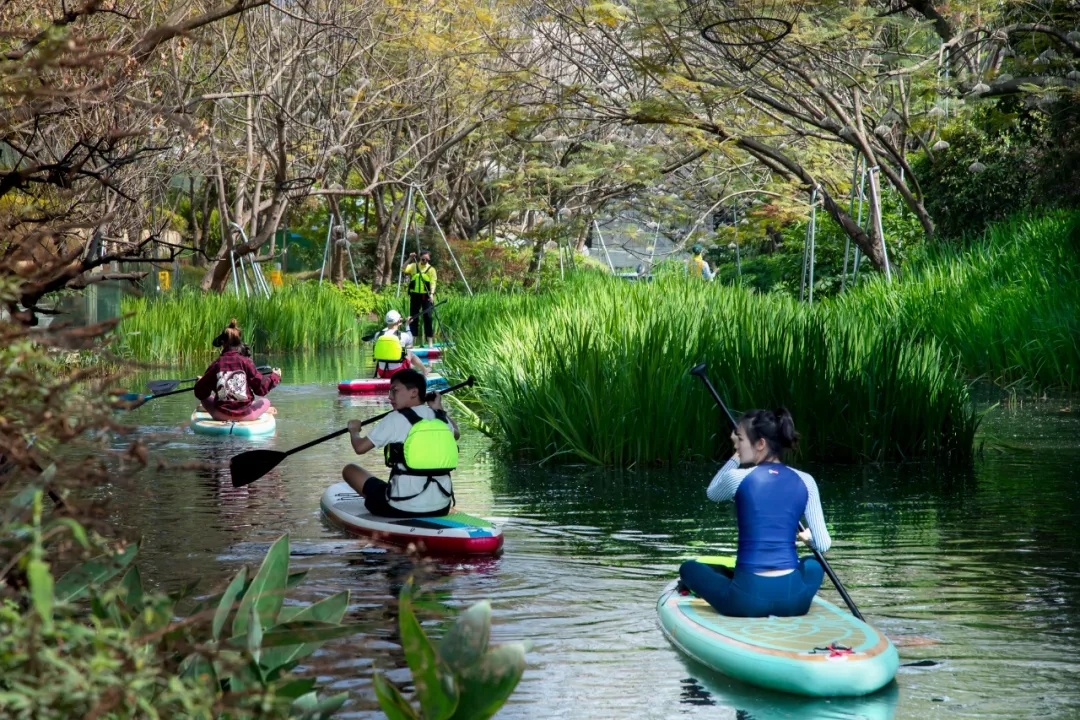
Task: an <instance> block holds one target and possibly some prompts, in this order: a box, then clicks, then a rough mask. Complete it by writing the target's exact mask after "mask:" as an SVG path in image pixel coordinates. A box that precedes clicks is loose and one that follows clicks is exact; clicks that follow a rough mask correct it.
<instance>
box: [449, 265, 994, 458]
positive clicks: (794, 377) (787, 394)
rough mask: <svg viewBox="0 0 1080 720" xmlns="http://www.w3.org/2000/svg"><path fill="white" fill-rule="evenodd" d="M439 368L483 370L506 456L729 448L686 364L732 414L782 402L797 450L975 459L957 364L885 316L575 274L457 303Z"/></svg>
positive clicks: (670, 282) (483, 388)
mask: <svg viewBox="0 0 1080 720" xmlns="http://www.w3.org/2000/svg"><path fill="white" fill-rule="evenodd" d="M447 317H448V319H449V318H451V317H452V318H453V319H452V320H451V322H452V323H453V325H454V326H455V327H456V328H458V334H457V336H456V346H455V352H454V353H452V354H450V355H449V357H448V360H447V363H448V365H449V366H450V367H451V368H452V369H453V370H454V371H456V372H458V373H460V374H473V375H476V377H477V378H478V380H479V388H478V389H477V390H476V397H477V399H479V400H480V401H481V402H482V403H483V405H484V407H485V408H486V411H487V412H488V413H489V414H490V416H491V418H490V426H491V428H492V432H493V433H494V435H495V437H496V438H497V439H498V440H499V441H500V442H501V443H502V444H503V445H504V447H506V448H507V449H508V450H510V451H512V452H513V453H514V454H515V455H518V456H523V457H527V458H529V459H534V460H539V459H545V458H560V459H564V460H571V461H582V460H583V461H586V462H592V463H596V464H602V465H623V466H628V465H634V464H637V463H665V464H669V463H675V462H679V461H683V460H692V459H696V458H698V459H699V458H711V457H715V456H717V455H719V454H722V453H724V452H727V451H728V450H729V449H730V447H731V444H730V441H729V440H728V439H727V436H728V434H729V430H728V428H727V426H726V425H725V423H724V421H723V420H722V418H721V415H720V413H719V411H718V410H717V408H716V406H715V405H714V404H713V402H712V400H711V398H709V396H708V395H707V394H706V392H705V391H704V388H703V387H702V386H701V385H700V383H699V381H697V380H696V379H694V378H692V377H690V376H689V375H687V370H688V369H689V368H690V367H691V366H693V365H694V364H696V363H698V362H702V361H706V362H708V363H709V372H710V375H711V376H712V378H713V381H714V382H715V383H716V384H717V386H718V387H719V388H720V389H721V391H722V392H723V393H724V394H725V396H726V399H727V401H728V402H729V404H730V405H731V406H732V407H733V408H735V409H738V410H745V409H749V408H752V407H768V408H773V407H777V406H780V405H784V406H786V407H788V408H789V409H791V411H792V412H793V414H794V415H795V419H796V423H797V425H798V427H799V429H800V431H801V432H802V434H803V445H802V457H804V458H807V457H812V458H816V459H821V460H830V461H840V462H851V461H863V460H878V459H900V458H918V457H937V458H941V457H945V458H951V459H957V460H961V459H965V458H967V457H969V456H970V453H971V448H972V439H973V436H974V432H975V427H976V419H975V416H974V413H973V411H972V410H971V407H970V402H969V398H968V392H967V386H966V383H965V381H964V380H963V378H962V377H960V376H959V374H958V373H957V371H956V367H955V363H953V362H951V361H950V360H949V359H948V358H947V357H946V356H943V354H942V352H941V349H940V347H939V346H938V345H937V344H936V343H935V342H934V341H932V340H924V341H921V342H912V341H911V339H910V338H909V337H907V336H906V335H904V334H903V333H901V332H899V331H897V330H896V329H895V328H891V327H890V326H887V325H885V326H883V325H881V324H879V323H875V322H868V321H865V320H863V319H861V318H860V317H858V316H851V317H847V316H844V315H841V314H838V313H833V312H830V311H828V310H827V309H825V308H822V307H815V308H809V307H807V306H805V305H799V304H798V303H796V302H794V301H792V300H789V299H786V298H782V297H779V296H768V295H766V296H760V295H754V294H752V293H750V292H747V291H744V290H739V289H735V288H729V287H723V286H719V285H716V284H712V285H707V284H704V283H700V282H688V281H687V280H686V279H684V278H680V277H671V278H667V279H664V280H660V281H657V282H653V283H627V282H624V281H620V280H618V279H610V278H605V277H601V276H589V277H586V278H580V279H579V280H578V281H576V282H573V283H570V284H569V286H568V287H567V288H566V289H565V290H563V291H561V292H557V293H551V294H548V295H541V296H537V297H520V296H517V297H514V296H511V297H506V296H502V297H498V296H490V295H489V296H481V297H477V298H475V299H473V300H459V301H455V302H454V303H453V304H451V305H450V306H449V309H448V312H447Z"/></svg>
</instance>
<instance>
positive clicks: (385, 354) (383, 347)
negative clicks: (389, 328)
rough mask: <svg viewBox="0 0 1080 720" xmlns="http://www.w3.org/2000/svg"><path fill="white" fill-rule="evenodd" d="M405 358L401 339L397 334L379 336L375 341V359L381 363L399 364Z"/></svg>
mask: <svg viewBox="0 0 1080 720" xmlns="http://www.w3.org/2000/svg"><path fill="white" fill-rule="evenodd" d="M404 357H405V349H404V348H403V347H402V346H401V338H400V337H398V334H397V333H387V334H385V335H380V336H379V337H378V338H376V340H375V359H376V360H381V361H382V362H400V361H401V359H402V358H404Z"/></svg>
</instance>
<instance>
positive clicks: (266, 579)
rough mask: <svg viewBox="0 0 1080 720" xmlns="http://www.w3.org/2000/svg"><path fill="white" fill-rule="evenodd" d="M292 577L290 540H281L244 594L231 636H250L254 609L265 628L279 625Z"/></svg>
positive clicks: (264, 561)
mask: <svg viewBox="0 0 1080 720" xmlns="http://www.w3.org/2000/svg"><path fill="white" fill-rule="evenodd" d="M288 577H289V536H288V535H282V536H281V537H280V538H278V539H277V540H276V541H275V542H274V544H273V545H271V546H270V550H269V551H267V553H266V557H265V558H263V561H262V565H261V566H259V572H258V573H256V575H255V577H254V578H253V579H252V581H251V587H249V588H248V589H247V592H245V593H244V599H243V600H241V601H240V607H239V608H237V610H236V617H235V618H233V626H232V633H233V635H241V634H243V633H245V632H247V625H248V614H249V613H248V609H249V608H250V607H251V606H252V605H254V606H255V611H256V612H258V613H259V618H260V619H261V620H262V624H263V625H264V626H265V627H270V626H272V625H273V624H274V623H275V622H277V615H278V611H280V610H281V605H282V603H284V602H285V583H286V582H287V581H288Z"/></svg>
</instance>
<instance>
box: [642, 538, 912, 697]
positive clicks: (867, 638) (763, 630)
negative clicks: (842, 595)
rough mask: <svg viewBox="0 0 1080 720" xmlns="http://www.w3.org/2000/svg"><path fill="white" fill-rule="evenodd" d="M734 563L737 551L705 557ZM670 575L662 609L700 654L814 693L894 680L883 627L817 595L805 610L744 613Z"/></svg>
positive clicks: (721, 668) (782, 686) (836, 693)
mask: <svg viewBox="0 0 1080 720" xmlns="http://www.w3.org/2000/svg"><path fill="white" fill-rule="evenodd" d="M700 560H701V561H706V560H708V562H709V564H713V565H716V564H724V565H728V566H729V567H730V566H734V558H700ZM677 584H678V583H677V582H676V581H673V582H672V583H670V584H669V585H668V586H667V587H666V588H664V591H663V592H662V593H661V594H660V600H659V601H658V602H657V606H656V610H657V613H658V614H659V616H660V627H661V628H662V629H663V631H664V634H665V635H666V636H667V638H668V640H670V641H671V643H672V644H673V645H675V647H677V648H679V649H680V650H682V651H683V652H684V653H686V654H687V655H689V656H690V657H692V658H694V659H695V660H697V661H698V662H700V663H702V664H703V665H706V666H707V667H710V668H712V669H713V670H716V671H718V672H721V673H723V674H725V675H728V676H730V677H733V678H736V679H738V680H742V681H743V682H747V683H751V684H753V685H757V686H759V687H765V688H770V689H773V690H780V691H783V692H789V693H794V694H796V695H808V696H811V697H840V696H848V697H851V696H858V695H868V694H870V693H873V692H876V691H877V690H880V689H881V688H883V687H884V686H885V685H887V684H888V683H890V682H891V681H892V679H893V677H894V676H895V675H896V669H897V667H898V666H899V664H900V658H899V655H898V654H897V652H896V648H895V647H894V646H893V644H892V642H890V641H889V639H888V638H887V637H885V635H884V634H883V633H881V632H879V631H878V630H876V629H875V628H873V627H871V626H870V625H868V624H866V623H865V622H863V621H862V620H859V619H857V618H856V617H854V616H853V615H851V614H850V613H848V612H846V611H844V610H841V609H840V608H838V607H836V606H835V605H833V604H832V603H830V602H828V601H826V600H823V599H821V598H820V597H815V598H814V602H813V603H812V604H811V606H810V611H809V612H808V613H807V614H806V615H802V616H799V617H764V618H737V617H726V616H723V615H720V614H719V613H717V612H716V611H715V610H713V608H712V607H711V606H710V605H709V604H708V603H707V602H705V601H704V600H702V599H701V598H698V597H696V596H694V595H693V594H687V595H682V594H680V593H679V592H678V590H677V589H676V586H677Z"/></svg>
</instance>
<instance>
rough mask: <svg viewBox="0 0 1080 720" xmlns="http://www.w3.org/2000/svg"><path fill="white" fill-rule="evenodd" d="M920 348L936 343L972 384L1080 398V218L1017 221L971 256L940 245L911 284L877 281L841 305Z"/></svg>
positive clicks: (919, 264)
mask: <svg viewBox="0 0 1080 720" xmlns="http://www.w3.org/2000/svg"><path fill="white" fill-rule="evenodd" d="M835 309H836V311H837V312H838V313H847V314H851V313H858V314H860V315H862V316H864V317H865V318H866V319H868V320H870V321H871V322H873V323H875V324H888V325H891V326H893V327H895V328H897V330H898V332H900V333H902V334H904V335H907V336H909V337H912V338H934V339H935V340H937V341H938V342H940V343H941V344H942V346H943V347H945V348H946V349H948V350H949V351H950V352H951V353H953V354H954V355H955V356H956V358H957V359H958V360H959V363H960V365H961V367H962V368H963V370H964V371H965V372H966V373H967V374H968V375H972V376H975V375H979V376H983V377H986V378H988V379H990V380H992V381H994V382H997V383H1011V382H1018V381H1025V382H1028V383H1031V384H1033V385H1036V386H1038V387H1044V388H1045V387H1060V388H1066V389H1070V390H1075V389H1077V388H1080V346H1078V345H1077V343H1076V338H1077V337H1080V215H1078V214H1076V213H1066V212H1056V213H1048V214H1046V215H1043V216H1041V217H1034V218H1023V217H1017V218H1014V219H1012V220H1010V221H1009V222H1005V223H1000V224H998V225H995V226H993V227H991V228H990V230H988V231H987V232H986V233H985V234H984V235H983V236H982V237H981V238H980V239H978V240H977V241H974V242H972V243H970V246H969V247H967V248H965V249H958V248H956V247H954V246H949V245H942V244H934V245H931V246H926V247H925V248H924V253H923V254H922V256H921V257H919V258H917V259H915V260H913V261H912V262H910V263H909V264H908V265H907V266H906V267H905V268H904V279H903V282H900V283H894V284H893V285H892V286H889V285H887V284H886V283H885V281H884V279H883V278H881V277H875V278H873V279H872V280H870V282H868V283H867V284H866V285H865V286H863V287H860V288H859V290H858V291H857V292H856V293H853V294H849V295H845V296H843V297H841V298H839V299H837V301H836V305H835Z"/></svg>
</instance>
